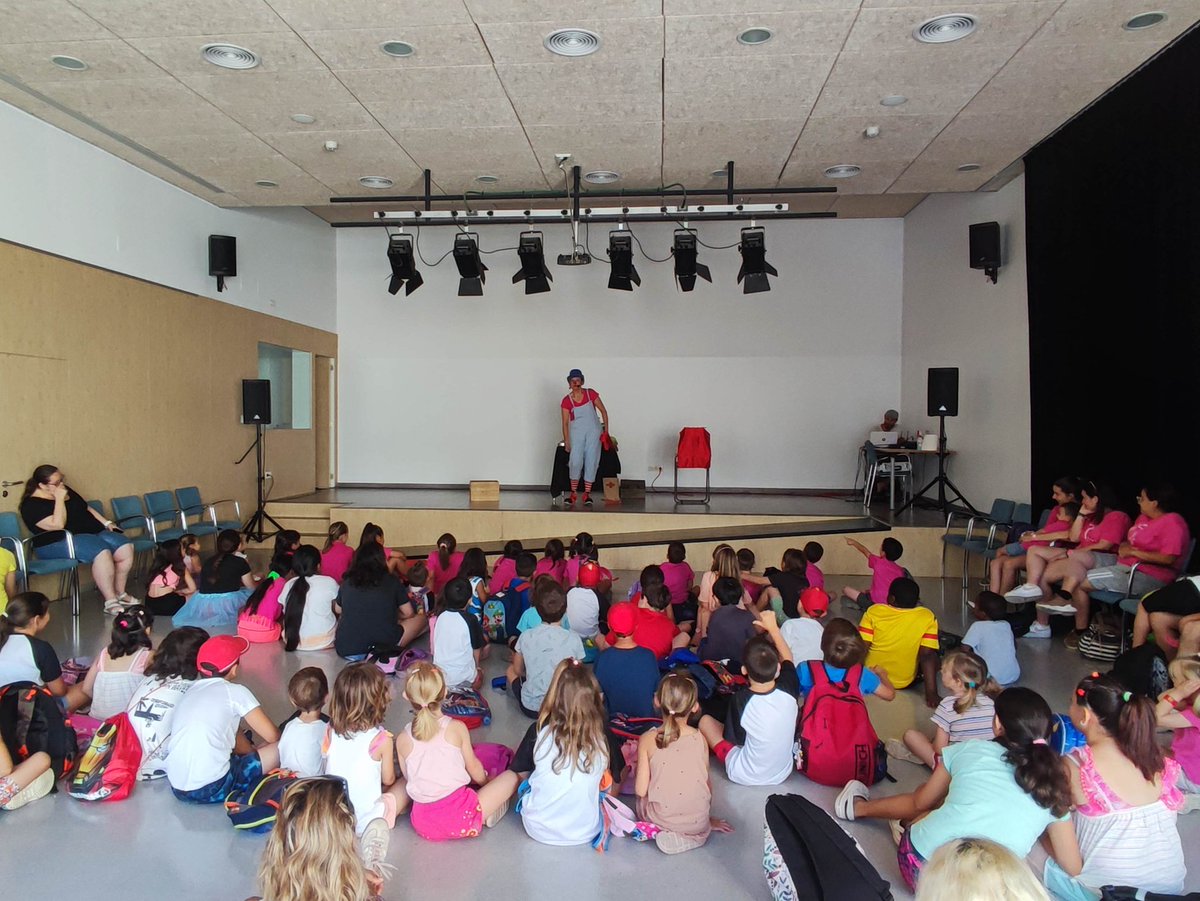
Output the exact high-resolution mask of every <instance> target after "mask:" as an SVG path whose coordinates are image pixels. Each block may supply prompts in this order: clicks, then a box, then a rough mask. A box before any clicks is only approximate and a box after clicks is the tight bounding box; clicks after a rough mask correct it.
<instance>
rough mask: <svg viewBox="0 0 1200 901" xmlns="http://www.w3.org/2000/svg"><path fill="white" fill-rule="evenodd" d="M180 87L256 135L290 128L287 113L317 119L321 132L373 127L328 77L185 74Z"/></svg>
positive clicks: (314, 74) (339, 85)
mask: <svg viewBox="0 0 1200 901" xmlns="http://www.w3.org/2000/svg"><path fill="white" fill-rule="evenodd" d="M184 82H185V83H186V85H187V87H189V88H190V89H191V90H193V91H195V92H196V93H197V94H199V95H200V96H202V97H204V98H206V99H207V100H209V101H210V102H211V103H212V104H213V105H214V106H217V107H219V108H220V109H222V110H224V111H225V112H227V113H228V114H229V115H230V116H232V117H233V118H235V119H237V120H238V121H239V122H243V123H245V124H246V125H247V127H250V126H253V127H254V128H255V129H256V130H258V131H261V132H282V131H289V130H292V129H294V128H296V127H297V126H296V125H295V123H293V122H291V119H290V117H291V115H292V114H293V113H308V114H309V115H313V116H316V117H318V119H317V121H318V123H320V127H322V128H366V127H369V126H371V125H374V124H375V123H374V121H373V120H372V119H371V118H370V116H369V115H368V114H367V112H366V110H364V109H363V108H362V107H361V106H360V105H359V104H358V103H357V101H356V99H355V97H354V95H353V94H351V93H350V92H349V91H348V90H347V89H346V87H345V86H344V85H343V84H342V82H341V81H339V80H338V79H337V78H335V77H334V76H333V75H331V74H330V73H328V72H323V71H313V72H289V73H282V74H275V75H270V74H263V75H262V76H260V77H258V78H227V77H225V76H223V75H189V76H187V77H186V78H185V79H184ZM355 110H357V112H355ZM335 115H337V116H338V117H339V122H338V124H337V125H333V124H332V123H331V122H330V121H329V120H330V119H331V118H332V117H333V116H335ZM348 120H354V121H348Z"/></svg>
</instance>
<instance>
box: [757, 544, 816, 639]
mask: <svg viewBox="0 0 1200 901" xmlns="http://www.w3.org/2000/svg"><path fill="white" fill-rule="evenodd" d="M807 567H808V561H807V560H805V559H804V552H803V551H802V550H800V549H799V548H794V547H790V548H788V549H787V550H786V551H784V552H783V559H782V560H781V561H780V563H779V569H776V568H775V567H773V566H772V567H768V568H767V570H766V572H765V573H764V574H763V575H764V576H765V577H766V579H767V581H768V583H770V584H768V585H767V586H766V587H765V588H764V589H763V592H762V594H761V595H760V596H759V599H758V605H757V606H758V608H759V609H760V610H766V609H768V608H770V609H771V610H774V611H775V618H776V620H777V621H778V622H779V624H780V625H782V624H783V622H784V620H788V619H794V618H795V617H797V616H799V615H800V612H799V611H800V592H802V591H804V589H805V588H807V587H808V579H807V578H806V577H805V571H806V569H807Z"/></svg>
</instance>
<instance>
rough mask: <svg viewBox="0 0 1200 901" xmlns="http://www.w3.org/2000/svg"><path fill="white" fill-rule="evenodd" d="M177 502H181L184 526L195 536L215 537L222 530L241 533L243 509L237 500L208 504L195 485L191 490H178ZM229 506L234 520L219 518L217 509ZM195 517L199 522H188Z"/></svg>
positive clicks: (176, 492)
mask: <svg viewBox="0 0 1200 901" xmlns="http://www.w3.org/2000/svg"><path fill="white" fill-rule="evenodd" d="M175 500H177V501H178V502H179V510H180V512H182V513H183V520H184V524H185V525H186V526H187V529H188V531H189V532H191V533H192V534H193V535H197V536H203V535H215V534H217V533H218V532H220V531H221V530H222V529H234V530H235V531H241V528H242V508H241V505H240V504H239V503H238V502H237V501H235V500H230V499H224V500H219V501H213V502H212V503H211V504H206V503H204V501H202V500H201V499H200V489H199V488H197V487H195V486H194V485H193V486H191V487H189V488H176V489H175ZM229 505H232V507H233V516H234V518H233V519H220V518H218V516H217V508H218V507H223V506H229ZM193 516H195V517H198V519H197V521H196V522H188V520H189V519H191V518H192V517H193Z"/></svg>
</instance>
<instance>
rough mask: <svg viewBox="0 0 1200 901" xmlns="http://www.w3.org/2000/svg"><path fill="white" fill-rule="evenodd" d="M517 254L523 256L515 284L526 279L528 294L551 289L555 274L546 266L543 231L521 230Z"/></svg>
mask: <svg viewBox="0 0 1200 901" xmlns="http://www.w3.org/2000/svg"><path fill="white" fill-rule="evenodd" d="M517 256H518V257H520V258H521V268H520V269H519V270H518V271H517V274H516V275H514V276H513V279H512V280H513V284H514V285H515V284H516V283H517V282H519V281H524V282H525V293H526V294H544V293H546V292H547V291H549V290H550V282H552V281H554V276H553V275H551V274H550V270H549V269H547V268H546V259H545V257H544V256H543V255H542V233H541V232H521V240H520V241H518V242H517Z"/></svg>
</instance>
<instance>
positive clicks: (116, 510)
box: [109, 494, 158, 573]
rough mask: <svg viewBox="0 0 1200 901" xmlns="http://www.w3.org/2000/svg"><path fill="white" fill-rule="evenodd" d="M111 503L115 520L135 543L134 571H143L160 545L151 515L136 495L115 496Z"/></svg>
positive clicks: (126, 535)
mask: <svg viewBox="0 0 1200 901" xmlns="http://www.w3.org/2000/svg"><path fill="white" fill-rule="evenodd" d="M109 503H110V504H111V505H112V514H113V522H115V523H116V524H117V525H118V526H120V527H121V529H122V530H123V531H124V532H125V537H126V538H128V539H129V541H130V542H131V543H132V544H133V555H134V566H133V568H134V572H135V573H141V572H143V570H144V568H145V567H148V566H149V565H150V559H149V558H150V555H151V552H152V551H153V550H154V549H155V548H156V547H157V546H158V545H157V542H155V540H154V528H153V527H152V526H151V525H150V517H148V516H147V515H146V511H145V510H143V509H142V502H141V499H140V498H138V497H137V496H136V495H133V494H127V495H125V496H124V497H114V498H112V499H111V500H110V501H109Z"/></svg>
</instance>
